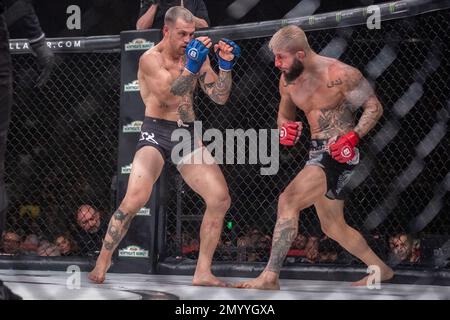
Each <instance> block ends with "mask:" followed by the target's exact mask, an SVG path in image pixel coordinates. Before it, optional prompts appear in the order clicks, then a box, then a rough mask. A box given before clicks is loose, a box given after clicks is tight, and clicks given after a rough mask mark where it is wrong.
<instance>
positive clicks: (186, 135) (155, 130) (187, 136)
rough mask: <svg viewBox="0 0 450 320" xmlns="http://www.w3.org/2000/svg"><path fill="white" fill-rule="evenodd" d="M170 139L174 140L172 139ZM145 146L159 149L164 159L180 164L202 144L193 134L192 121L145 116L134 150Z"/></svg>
mask: <svg viewBox="0 0 450 320" xmlns="http://www.w3.org/2000/svg"><path fill="white" fill-rule="evenodd" d="M176 130H177V131H176ZM174 131H176V132H174ZM172 139H174V140H173V141H172ZM146 146H150V147H154V148H156V149H157V150H159V152H161V155H162V157H163V159H164V161H169V162H171V163H173V164H175V165H180V164H181V162H183V161H184V160H185V159H186V158H188V157H190V156H191V154H192V153H193V152H194V151H196V150H197V149H200V148H201V147H202V146H203V144H202V140H201V138H195V136H194V122H189V123H179V122H176V121H169V120H165V119H158V118H152V117H145V118H144V121H143V123H142V127H141V133H140V137H139V141H138V143H137V146H136V151H138V150H139V149H141V148H142V147H146Z"/></svg>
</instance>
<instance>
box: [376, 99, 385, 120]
mask: <svg viewBox="0 0 450 320" xmlns="http://www.w3.org/2000/svg"><path fill="white" fill-rule="evenodd" d="M383 112H384V110H383V106H382V105H381V103H379V104H378V108H377V121H378V120H380V119H381V117H382V116H383Z"/></svg>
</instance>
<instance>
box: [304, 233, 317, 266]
mask: <svg viewBox="0 0 450 320" xmlns="http://www.w3.org/2000/svg"><path fill="white" fill-rule="evenodd" d="M319 242H320V238H319V237H316V236H311V237H309V238H308V241H307V242H306V245H305V261H306V262H310V263H316V262H318V261H319Z"/></svg>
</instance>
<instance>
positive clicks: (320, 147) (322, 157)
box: [306, 140, 359, 200]
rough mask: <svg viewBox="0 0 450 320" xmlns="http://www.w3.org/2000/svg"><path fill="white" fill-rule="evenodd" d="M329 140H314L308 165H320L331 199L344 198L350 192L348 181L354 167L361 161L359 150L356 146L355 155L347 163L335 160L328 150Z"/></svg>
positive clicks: (327, 195) (328, 196) (327, 194)
mask: <svg viewBox="0 0 450 320" xmlns="http://www.w3.org/2000/svg"><path fill="white" fill-rule="evenodd" d="M327 145H328V140H312V141H311V148H310V150H309V160H308V161H307V162H306V165H307V166H319V167H321V168H322V169H323V170H324V171H325V175H326V177H327V193H326V194H325V196H326V197H327V198H329V199H331V200H344V199H345V198H346V196H347V195H348V193H349V190H348V187H347V186H346V185H347V183H348V182H349V181H350V177H351V175H352V173H353V169H354V168H355V167H356V165H357V164H358V163H359V150H358V148H355V157H354V158H353V159H352V160H350V161H349V162H347V163H340V162H338V161H336V160H334V159H333V158H332V157H331V155H330V154H329V151H328V147H327Z"/></svg>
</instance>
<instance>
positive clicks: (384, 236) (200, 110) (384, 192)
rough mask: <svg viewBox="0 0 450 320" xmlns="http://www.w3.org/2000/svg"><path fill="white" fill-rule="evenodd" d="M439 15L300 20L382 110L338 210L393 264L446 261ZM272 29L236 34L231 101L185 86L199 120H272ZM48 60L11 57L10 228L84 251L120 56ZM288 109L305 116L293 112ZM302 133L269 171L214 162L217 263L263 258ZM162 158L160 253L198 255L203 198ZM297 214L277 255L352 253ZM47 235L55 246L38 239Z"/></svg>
mask: <svg viewBox="0 0 450 320" xmlns="http://www.w3.org/2000/svg"><path fill="white" fill-rule="evenodd" d="M449 13H450V11H449V10H441V11H437V12H432V13H427V14H423V15H419V16H416V17H409V18H403V19H398V20H392V21H383V22H382V27H381V29H379V30H369V29H367V27H366V26H365V25H364V26H353V27H343V28H336V29H326V30H317V31H309V32H307V36H308V38H309V42H310V45H311V46H312V48H313V49H314V50H315V51H316V52H318V53H321V54H324V55H328V56H332V57H336V58H339V59H340V60H342V61H343V62H345V63H348V64H350V65H352V66H355V67H357V68H358V69H359V70H361V71H362V72H363V74H364V75H365V76H366V77H367V78H368V79H369V80H370V81H371V82H372V84H373V85H374V87H375V89H376V93H377V95H378V97H379V99H380V101H381V102H382V104H383V106H384V110H385V111H384V115H383V118H382V119H381V120H380V122H379V124H378V125H377V126H376V127H375V128H374V129H373V130H372V131H371V132H370V134H369V135H368V136H367V137H365V138H364V139H363V141H362V143H361V151H362V154H363V157H362V162H361V164H360V166H359V168H358V170H357V171H356V174H355V175H354V179H353V180H352V181H351V184H352V187H353V193H352V195H351V197H350V198H349V200H348V201H347V202H346V208H345V216H346V220H347V222H348V223H349V224H350V225H351V226H353V227H355V228H356V229H358V230H360V231H361V232H362V233H363V235H364V236H365V238H366V239H367V240H368V242H369V244H370V245H371V247H372V248H373V249H374V250H375V251H376V253H378V254H379V255H380V256H381V257H382V258H384V259H386V260H387V259H393V260H392V261H393V263H402V264H414V265H424V266H427V265H429V266H440V267H444V266H446V264H447V263H448V261H447V258H448V249H446V248H447V247H448V238H449V231H450V217H449V215H448V212H449V207H450V206H449V194H448V186H449V175H448V167H449V160H448V144H449V137H448V133H447V121H448V117H449V102H448V97H449V87H448V83H447V80H448V67H449V57H448V41H446V30H449ZM269 39H270V37H258V36H255V37H253V38H252V39H245V40H240V39H239V38H233V40H235V41H236V42H237V43H238V44H239V45H240V46H241V48H242V56H241V58H240V60H239V61H238V64H237V66H236V67H235V70H234V72H233V79H234V85H233V90H232V94H231V97H230V100H229V102H228V103H227V104H226V105H225V106H223V107H222V106H217V105H214V104H213V103H212V102H210V100H209V99H208V98H207V97H206V96H205V95H204V94H203V93H202V92H198V94H197V95H196V97H195V106H196V114H197V118H198V119H199V120H201V121H202V122H203V127H204V129H205V130H206V129H207V128H216V129H219V130H221V131H222V132H224V133H225V129H227V128H232V129H237V128H240V129H243V130H247V129H250V128H253V129H256V130H258V129H268V128H275V127H276V114H277V108H278V102H279V94H278V79H279V72H278V71H277V70H276V69H275V68H274V66H273V58H272V56H271V54H270V52H269V51H268V48H267V43H268V40H269ZM57 58H58V64H57V67H56V68H55V70H54V72H53V74H52V77H51V79H50V81H49V82H48V83H47V85H46V86H45V87H44V88H42V89H39V90H37V89H35V88H34V87H33V85H34V83H33V81H34V79H35V78H36V74H35V73H34V72H35V71H34V70H35V69H36V68H35V65H34V64H35V62H34V59H33V57H31V56H30V55H13V63H14V68H15V76H14V88H15V96H14V101H15V102H14V107H13V113H12V121H11V129H10V133H9V142H8V152H7V168H6V172H7V184H8V190H9V194H10V207H9V213H8V221H7V229H8V231H11V232H10V234H9V236H11V233H15V234H16V236H17V237H18V239H19V240H20V241H22V244H23V243H28V244H30V245H33V244H39V245H40V246H42V250H41V251H42V255H52V254H54V255H57V254H62V255H70V254H73V255H75V254H77V255H81V256H89V255H91V254H93V253H94V252H95V251H97V250H99V249H100V247H101V238H102V237H103V235H104V231H105V228H106V225H107V223H108V221H109V216H110V214H111V212H113V211H114V209H115V203H114V201H115V200H114V191H113V189H114V188H113V180H114V174H115V171H116V167H117V163H116V161H117V160H116V159H117V146H118V141H117V140H118V139H117V136H118V134H117V132H118V131H117V130H118V123H119V122H118V118H119V107H118V106H119V94H120V67H119V66H120V54H118V53H112V52H109V53H108V52H103V53H98V52H96V53H83V54H58V55H57ZM298 119H299V120H301V121H303V122H304V123H306V121H305V120H306V119H305V118H304V117H303V115H302V114H301V113H298ZM304 132H305V133H304V135H303V137H302V138H301V140H300V143H299V144H297V145H296V147H294V148H290V149H288V148H283V147H281V148H280V168H279V171H278V173H277V174H276V175H261V174H260V169H261V166H260V165H248V164H247V165H246V164H239V165H237V164H224V165H221V169H222V171H223V173H224V176H225V179H226V181H227V183H228V187H229V191H230V195H231V198H232V205H231V208H230V209H229V211H228V213H227V215H226V217H225V222H224V230H223V233H222V239H221V241H220V244H219V246H218V248H217V251H216V254H215V256H214V262H225V261H226V262H231V263H238V262H239V263H241V262H245V263H250V262H266V261H267V260H268V256H269V252H270V245H271V235H272V232H273V228H274V226H275V220H276V211H277V198H278V196H279V195H280V193H281V192H282V191H283V189H284V188H285V187H286V185H287V184H288V183H289V182H290V181H291V180H292V179H293V177H294V176H295V175H296V174H297V173H298V172H299V171H300V170H301V168H302V167H303V166H304V164H305V161H306V157H307V154H308V148H309V137H308V130H304ZM168 170H169V175H168V177H169V181H168V186H169V190H168V197H167V198H168V203H167V214H166V226H167V230H166V231H167V232H166V239H165V242H164V252H161V253H160V258H161V260H164V259H166V260H170V259H196V258H197V255H198V244H199V239H198V235H199V228H200V224H201V219H202V216H203V212H204V209H205V207H204V204H203V202H202V200H201V199H200V198H199V197H198V196H197V195H196V194H195V193H194V192H193V191H191V190H190V189H189V187H187V186H186V185H185V184H184V182H183V181H182V179H181V178H180V176H179V174H178V172H177V171H176V169H175V168H174V167H169V168H168ZM80 217H81V218H80ZM299 226H300V227H299V235H298V236H297V238H296V240H295V241H294V244H293V246H292V248H291V250H290V251H289V254H288V258H287V263H292V264H298V263H304V264H311V263H321V264H325V263H334V264H339V265H352V264H357V263H359V262H358V261H356V260H355V259H354V258H353V257H351V256H349V255H348V254H346V253H345V252H344V251H343V250H342V249H341V248H340V247H339V246H338V245H337V244H336V243H335V242H333V241H332V240H330V239H326V238H325V237H324V235H323V233H322V232H321V230H320V224H319V221H318V218H317V217H316V214H315V212H314V209H312V208H310V209H306V210H304V211H303V212H302V213H301V215H300V222H299ZM32 235H34V236H32ZM61 235H63V236H65V237H66V239H68V240H70V241H72V242H73V243H74V244H75V245H74V246H73V248H72V250H70V251H69V252H64V251H65V249H64V245H60V246H59V252H57V253H52V252H55V250H56V247H54V245H55V244H60V243H61V241H62V238H61V237H60V236H61ZM42 243H44V244H43V245H41V244H42ZM52 246H53V249H55V250H52V251H49V249H48V250H47V248H52ZM27 248H28V247H27V245H24V246H22V249H20V251H19V252H20V254H27ZM16 249H17V248H16ZM2 250H3V251H5V246H4V247H3V248H2ZM56 251H58V250H56ZM49 252H50V253H49ZM393 253H395V254H393Z"/></svg>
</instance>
